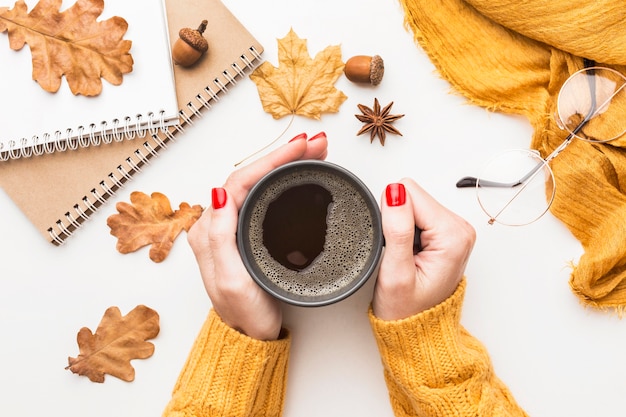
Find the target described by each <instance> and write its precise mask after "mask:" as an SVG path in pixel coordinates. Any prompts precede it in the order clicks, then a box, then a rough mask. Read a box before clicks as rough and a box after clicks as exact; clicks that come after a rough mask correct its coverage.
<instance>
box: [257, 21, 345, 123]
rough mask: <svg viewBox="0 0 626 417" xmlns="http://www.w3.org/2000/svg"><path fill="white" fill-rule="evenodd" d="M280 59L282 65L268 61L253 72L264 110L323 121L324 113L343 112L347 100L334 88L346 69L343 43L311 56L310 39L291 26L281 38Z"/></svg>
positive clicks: (279, 114) (281, 114)
mask: <svg viewBox="0 0 626 417" xmlns="http://www.w3.org/2000/svg"><path fill="white" fill-rule="evenodd" d="M278 61H279V66H278V67H274V66H273V65H272V64H270V63H269V62H267V61H266V62H264V63H263V64H261V65H260V66H259V67H258V68H257V69H256V70H255V71H254V72H253V73H252V74H250V79H252V81H254V83H255V84H256V85H257V89H258V91H259V97H260V98H261V103H262V104H263V109H264V110H265V111H266V112H268V113H270V114H271V115H272V116H273V117H274V119H280V118H281V117H283V116H287V115H300V116H305V117H309V118H312V119H318V120H319V119H320V118H321V115H322V113H324V112H328V113H335V112H337V111H339V106H341V104H342V103H343V102H344V101H345V100H346V99H347V97H346V95H345V94H344V93H343V92H341V91H340V90H338V89H336V88H335V87H334V84H335V81H337V79H338V78H339V76H340V75H341V74H342V73H343V68H344V63H343V61H342V60H341V49H340V47H339V46H328V47H326V48H325V49H324V50H323V51H321V52H319V53H318V54H317V55H316V56H315V59H311V57H310V56H309V52H308V49H307V45H306V39H300V38H299V37H298V35H296V33H295V32H294V31H293V29H291V30H289V33H288V34H287V36H285V37H284V38H282V39H279V40H278Z"/></svg>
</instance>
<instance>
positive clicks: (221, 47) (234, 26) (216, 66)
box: [0, 0, 263, 245]
mask: <svg viewBox="0 0 626 417" xmlns="http://www.w3.org/2000/svg"><path fill="white" fill-rule="evenodd" d="M134 4H137V3H134ZM166 9H167V17H168V25H169V32H170V39H171V41H172V44H173V42H174V41H175V39H177V37H178V30H179V29H180V28H182V27H197V25H198V19H199V18H200V20H202V19H206V20H208V25H207V29H206V31H205V32H204V35H205V37H206V38H207V40H208V42H209V52H208V53H207V55H206V56H204V57H203V58H202V60H201V61H200V62H198V63H197V65H196V66H194V67H192V68H188V69H184V68H180V67H178V66H174V76H175V80H176V89H177V91H176V93H177V97H178V103H179V108H180V112H179V113H180V118H181V124H180V125H179V126H170V127H168V128H167V130H166V131H165V132H161V131H159V132H158V133H156V134H154V135H149V134H148V135H146V136H145V137H144V138H139V137H138V138H135V139H133V140H122V141H120V142H115V141H114V142H113V143H111V144H107V145H101V146H95V147H86V148H79V149H77V150H75V151H71V152H57V153H53V154H47V155H42V156H36V157H30V158H20V159H14V160H8V161H5V162H0V186H1V187H2V188H3V189H4V191H5V192H6V193H7V194H8V195H9V196H10V197H11V198H12V199H13V201H14V202H15V203H16V204H17V205H18V206H19V207H20V209H21V210H22V211H23V212H24V214H26V216H27V217H28V218H29V219H30V220H31V222H32V223H33V224H34V225H35V226H36V227H37V229H38V230H39V231H40V232H41V234H42V235H44V236H45V237H46V238H47V239H48V240H50V241H51V242H52V243H54V244H56V245H60V244H62V243H63V242H64V241H65V239H67V238H68V237H69V236H70V235H71V234H72V233H73V232H74V231H75V230H76V229H78V228H79V227H80V226H81V225H82V223H83V222H84V221H85V220H87V219H88V217H89V216H90V215H91V214H92V213H94V212H95V211H96V210H97V209H98V208H99V207H100V206H101V205H102V204H105V203H106V201H107V199H108V198H109V197H111V196H112V195H113V194H114V193H115V191H117V189H119V188H120V187H121V186H122V185H123V184H124V183H126V182H127V181H128V180H130V179H131V178H132V176H133V175H134V174H136V173H137V172H139V171H140V170H141V169H142V167H144V166H145V165H146V164H147V163H148V162H149V161H150V159H151V158H152V157H154V156H156V155H157V154H158V153H159V152H160V151H162V150H163V149H164V148H165V147H167V146H168V145H169V144H170V143H171V142H172V141H173V140H174V139H176V138H184V131H183V130H184V127H185V126H186V125H187V124H188V123H190V121H193V119H194V118H195V117H197V115H198V114H200V112H202V111H204V110H205V109H209V108H210V107H211V106H212V105H213V104H214V103H215V102H216V101H217V100H218V99H219V98H221V97H222V95H223V94H225V93H226V92H227V89H228V87H230V85H231V84H233V83H235V82H236V81H237V79H238V78H241V77H243V76H245V74H246V73H247V72H249V71H251V70H252V69H253V68H254V67H256V66H257V65H258V64H260V61H261V53H262V52H263V48H262V46H261V45H260V44H259V43H258V42H257V40H256V39H255V38H254V37H253V36H252V34H250V32H248V31H247V30H246V28H245V27H244V26H243V25H242V24H241V23H240V22H239V21H238V20H237V19H236V17H235V16H233V15H232V13H231V12H230V11H229V10H228V9H227V8H226V7H225V6H224V4H222V3H221V2H220V1H219V0H203V1H197V0H166Z"/></svg>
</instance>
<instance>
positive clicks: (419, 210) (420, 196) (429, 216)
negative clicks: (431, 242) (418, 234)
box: [400, 178, 449, 245]
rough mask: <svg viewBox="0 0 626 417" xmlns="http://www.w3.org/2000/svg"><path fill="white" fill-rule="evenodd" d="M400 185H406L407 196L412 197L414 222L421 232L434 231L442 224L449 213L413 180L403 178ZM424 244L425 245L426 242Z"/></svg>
mask: <svg viewBox="0 0 626 417" xmlns="http://www.w3.org/2000/svg"><path fill="white" fill-rule="evenodd" d="M400 183H402V184H404V186H405V188H406V192H407V194H408V195H410V197H411V201H412V203H413V207H412V208H413V220H414V223H415V225H416V226H417V227H418V228H419V229H420V230H422V231H428V230H431V229H433V227H434V226H435V225H436V224H437V223H438V222H439V223H440V222H441V217H442V213H448V212H449V210H448V209H447V208H445V207H444V206H442V205H441V204H440V203H439V202H438V201H437V200H435V199H434V198H433V197H432V196H431V195H430V194H429V193H428V192H427V191H426V190H424V189H423V188H422V187H421V186H419V185H418V184H417V183H416V182H415V181H414V180H413V179H411V178H403V179H402V180H401V181H400ZM426 234H427V233H426ZM422 243H423V245H425V242H422Z"/></svg>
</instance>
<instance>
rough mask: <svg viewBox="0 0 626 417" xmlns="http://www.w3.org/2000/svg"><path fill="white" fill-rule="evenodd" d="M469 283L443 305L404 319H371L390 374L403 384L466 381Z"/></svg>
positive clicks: (433, 384)
mask: <svg viewBox="0 0 626 417" xmlns="http://www.w3.org/2000/svg"><path fill="white" fill-rule="evenodd" d="M464 295H465V280H463V281H461V283H460V284H459V286H458V287H457V289H456V290H455V292H454V293H453V294H452V295H451V296H450V297H449V298H448V299H446V300H445V301H443V302H442V303H440V304H439V305H437V306H435V307H433V308H431V309H429V310H426V311H423V312H421V313H419V314H416V315H414V316H411V317H408V318H406V319H402V320H393V321H385V320H381V319H379V318H377V317H376V316H374V314H373V311H372V309H371V308H370V310H369V319H370V323H371V325H372V329H373V330H374V335H375V338H376V342H377V344H378V348H379V351H380V353H381V357H382V360H383V364H384V365H385V368H386V371H387V372H388V373H389V375H392V376H393V378H396V379H397V380H398V381H399V382H401V383H402V384H407V383H408V384H411V385H415V386H416V387H417V386H429V387H438V386H443V385H445V384H446V383H447V382H449V381H451V380H459V378H462V379H463V378H465V377H467V375H463V374H464V373H465V372H467V371H468V369H467V365H468V364H467V362H465V361H464V358H465V357H466V354H467V350H465V348H464V347H463V346H461V343H460V338H461V333H462V332H464V331H462V328H461V326H460V323H459V320H460V312H461V307H462V304H463V297H464Z"/></svg>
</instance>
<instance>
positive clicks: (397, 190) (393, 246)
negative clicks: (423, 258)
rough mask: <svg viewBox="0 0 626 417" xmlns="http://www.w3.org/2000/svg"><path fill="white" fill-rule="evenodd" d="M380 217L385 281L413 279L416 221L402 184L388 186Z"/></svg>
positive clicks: (382, 269) (408, 196)
mask: <svg viewBox="0 0 626 417" xmlns="http://www.w3.org/2000/svg"><path fill="white" fill-rule="evenodd" d="M382 201H383V204H382V205H381V216H382V226H383V234H384V236H385V253H384V256H383V259H382V260H381V275H382V279H387V278H388V277H398V278H401V279H405V278H406V279H413V278H414V276H415V261H414V257H413V256H414V255H413V246H414V236H415V220H414V214H413V203H412V201H411V196H410V195H409V194H407V192H406V188H405V186H404V184H402V183H395V184H389V185H388V186H387V188H386V189H385V193H384V195H383V198H382Z"/></svg>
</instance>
